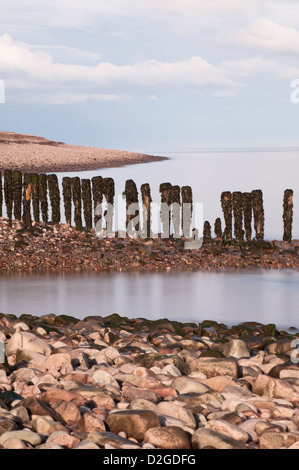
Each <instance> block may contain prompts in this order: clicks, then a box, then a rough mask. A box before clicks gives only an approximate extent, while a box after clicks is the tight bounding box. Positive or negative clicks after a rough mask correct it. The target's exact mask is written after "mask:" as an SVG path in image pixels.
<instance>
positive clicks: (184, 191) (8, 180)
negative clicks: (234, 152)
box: [0, 170, 293, 242]
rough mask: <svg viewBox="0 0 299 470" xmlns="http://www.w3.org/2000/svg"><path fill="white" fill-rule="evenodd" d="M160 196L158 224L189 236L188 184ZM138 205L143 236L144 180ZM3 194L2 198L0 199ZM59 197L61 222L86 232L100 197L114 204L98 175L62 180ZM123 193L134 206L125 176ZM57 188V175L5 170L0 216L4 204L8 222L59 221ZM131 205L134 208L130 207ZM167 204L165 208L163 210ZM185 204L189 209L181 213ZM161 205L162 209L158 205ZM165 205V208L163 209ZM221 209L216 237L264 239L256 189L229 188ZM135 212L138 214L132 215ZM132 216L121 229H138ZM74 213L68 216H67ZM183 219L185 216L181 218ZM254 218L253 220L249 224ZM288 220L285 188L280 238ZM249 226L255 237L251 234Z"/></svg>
mask: <svg viewBox="0 0 299 470" xmlns="http://www.w3.org/2000/svg"><path fill="white" fill-rule="evenodd" d="M159 190H160V194H161V203H162V204H161V207H162V209H161V222H162V226H163V225H165V226H166V227H168V228H169V227H170V225H171V221H172V224H173V236H174V237H175V235H176V236H177V237H178V238H179V235H178V233H179V229H180V227H179V226H181V227H182V228H183V221H184V231H183V236H184V235H185V236H189V235H187V234H189V233H190V227H191V219H192V210H193V195H192V189H191V187H190V186H182V187H180V186H178V185H175V186H173V185H172V184H170V183H162V184H160V188H159ZM140 192H141V198H142V205H143V208H145V209H146V210H145V211H144V214H145V215H144V216H143V233H144V234H145V236H150V235H151V203H152V198H151V189H150V185H149V184H148V183H145V184H142V185H141V188H140ZM3 196H4V197H3ZM62 196H63V202H64V216H65V221H66V223H67V224H69V225H70V226H71V225H72V219H74V224H75V228H76V230H82V229H83V225H84V224H83V218H82V212H83V217H84V222H85V225H84V227H85V229H86V230H91V229H92V228H93V226H96V225H97V223H98V221H99V219H103V215H105V214H101V213H98V212H97V207H98V206H101V205H102V204H103V200H104V199H105V201H106V203H107V204H108V205H110V207H111V206H112V207H113V205H114V198H115V184H114V180H113V179H112V178H102V177H101V176H95V177H93V178H91V179H80V178H79V177H78V176H75V177H68V176H65V177H63V179H62ZM123 197H124V198H125V200H126V207H127V209H128V207H129V206H130V205H131V204H134V205H136V204H137V205H138V204H139V195H138V190H137V186H136V184H135V182H134V181H133V180H127V181H126V183H125V191H124V193H123ZM60 201H61V190H60V187H59V180H58V177H57V175H56V174H37V173H25V174H23V173H22V172H21V171H19V170H5V171H4V172H3V175H2V173H0V217H2V214H3V202H5V205H6V216H7V218H8V221H9V225H10V226H11V225H12V219H13V218H14V219H15V220H22V221H23V224H24V227H25V228H30V227H32V220H35V221H36V222H41V221H42V222H44V223H49V222H50V216H49V213H50V210H49V205H50V206H51V222H52V223H53V224H57V223H60V222H61V206H60ZM135 207H136V206H135ZM165 207H166V211H165ZM184 207H188V208H189V210H188V211H185V214H184ZM163 208H164V209H163ZM167 208H169V209H167ZM221 208H222V212H223V216H224V223H225V228H224V230H223V229H222V222H221V219H220V218H217V219H216V220H215V223H214V233H215V236H216V237H217V238H222V239H223V240H232V239H233V237H234V238H235V239H236V240H238V241H243V240H246V241H251V240H252V239H253V238H255V239H256V240H263V239H264V225H265V217H264V204H263V193H262V191H261V190H253V191H251V192H241V191H235V192H229V191H225V192H222V194H221ZM136 212H137V213H138V214H137V213H136ZM136 212H135V213H134V214H132V213H130V211H127V214H126V227H128V226H129V225H130V224H131V225H130V228H131V229H133V230H136V231H138V232H139V230H140V226H139V218H138V217H137V220H138V222H136V224H135V225H132V220H133V219H134V220H136V215H139V212H138V210H137V211H136ZM72 213H73V217H72ZM186 218H187V220H186ZM106 221H107V230H109V229H110V230H112V225H111V214H110V227H108V225H109V220H108V218H107V217H106ZM252 222H253V224H252ZM292 224H293V190H291V189H286V190H285V191H284V197H283V240H284V241H287V242H290V241H291V240H292ZM252 225H253V226H254V231H255V235H254V236H253V234H252ZM203 237H204V239H206V240H208V239H211V238H212V227H211V224H210V223H209V222H208V221H205V222H204V225H203Z"/></svg>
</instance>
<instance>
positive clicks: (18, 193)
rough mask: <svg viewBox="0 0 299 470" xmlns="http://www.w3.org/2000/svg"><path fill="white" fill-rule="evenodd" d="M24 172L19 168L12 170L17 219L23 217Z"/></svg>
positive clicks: (14, 205) (14, 206) (15, 215)
mask: <svg viewBox="0 0 299 470" xmlns="http://www.w3.org/2000/svg"><path fill="white" fill-rule="evenodd" d="M22 179H23V177H22V173H21V171H19V170H14V171H13V172H12V190H13V210H14V218H15V219H16V220H21V219H22V196H23V194H22V189H23V181H22Z"/></svg>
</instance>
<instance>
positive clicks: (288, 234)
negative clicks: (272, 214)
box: [283, 189, 294, 243]
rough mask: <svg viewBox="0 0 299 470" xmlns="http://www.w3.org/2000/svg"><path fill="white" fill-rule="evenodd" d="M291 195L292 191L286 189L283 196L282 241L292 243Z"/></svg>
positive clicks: (292, 205)
mask: <svg viewBox="0 0 299 470" xmlns="http://www.w3.org/2000/svg"><path fill="white" fill-rule="evenodd" d="M293 195H294V191H293V190H292V189H286V190H285V192H284V196H283V241H285V242H289V243H290V242H291V241H292V225H293V207H294V204H293Z"/></svg>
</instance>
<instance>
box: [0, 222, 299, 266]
mask: <svg viewBox="0 0 299 470" xmlns="http://www.w3.org/2000/svg"><path fill="white" fill-rule="evenodd" d="M246 268H250V269H261V268H263V269H292V270H298V269H299V240H293V241H292V242H291V243H287V242H281V241H277V240H274V241H272V242H269V241H257V242H251V243H244V244H243V246H240V245H239V243H238V242H236V241H232V242H231V244H229V245H228V244H226V245H223V244H222V241H221V239H211V240H205V241H204V244H203V246H202V247H201V248H200V249H198V250H187V249H185V248H184V240H182V239H162V238H157V239H132V238H103V239H101V238H98V237H97V236H96V234H95V230H94V229H92V230H91V231H89V232H88V231H85V230H82V231H76V230H75V227H70V226H69V225H67V224H53V223H50V224H45V223H42V222H33V226H32V228H31V229H24V228H23V224H22V222H21V221H15V220H13V221H12V227H9V226H8V219H6V218H3V217H2V218H0V272H15V271H20V272H43V271H45V272H108V271H109V272H113V271H114V272H134V271H138V272H156V271H197V270H208V271H214V270H216V271H221V272H225V271H226V270H229V271H230V272H232V271H233V270H242V269H246Z"/></svg>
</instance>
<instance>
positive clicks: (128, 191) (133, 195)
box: [125, 180, 140, 232]
mask: <svg viewBox="0 0 299 470" xmlns="http://www.w3.org/2000/svg"><path fill="white" fill-rule="evenodd" d="M125 197H126V230H127V232H130V231H131V230H136V231H137V232H139V229H140V223H139V222H137V223H136V224H135V225H134V224H133V222H131V221H132V220H133V219H134V218H135V217H137V218H138V220H139V214H140V212H139V206H138V191H137V186H136V184H135V182H134V181H133V180H127V181H126V184H125ZM131 204H134V207H135V205H136V208H137V206H138V210H136V212H135V213H134V211H133V210H132V209H133V208H131V210H132V212H133V213H132V214H131V213H130V211H129V210H128V209H129V207H130V206H131ZM131 225H132V226H131Z"/></svg>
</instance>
